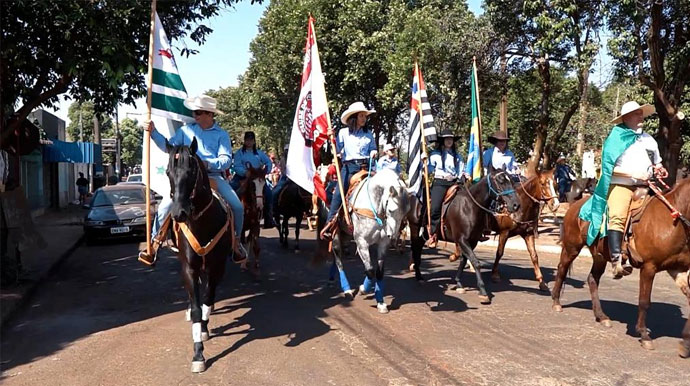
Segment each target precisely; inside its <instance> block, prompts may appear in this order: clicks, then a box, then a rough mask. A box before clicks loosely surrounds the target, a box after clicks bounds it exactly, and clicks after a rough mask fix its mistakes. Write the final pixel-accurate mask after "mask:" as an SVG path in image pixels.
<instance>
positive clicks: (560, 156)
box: [556, 153, 565, 162]
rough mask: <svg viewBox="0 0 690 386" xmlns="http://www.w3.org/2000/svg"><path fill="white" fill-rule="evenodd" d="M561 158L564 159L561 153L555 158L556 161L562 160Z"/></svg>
mask: <svg viewBox="0 0 690 386" xmlns="http://www.w3.org/2000/svg"><path fill="white" fill-rule="evenodd" d="M562 159H565V155H563V153H561V154H559V155H558V159H556V162H558V161H560V160H562Z"/></svg>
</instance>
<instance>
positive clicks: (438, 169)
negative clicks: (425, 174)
mask: <svg viewBox="0 0 690 386" xmlns="http://www.w3.org/2000/svg"><path fill="white" fill-rule="evenodd" d="M441 157H443V158H445V161H446V162H445V165H444V163H443V158H441ZM463 169H465V163H464V162H463V161H462V157H461V156H460V154H457V153H456V154H455V157H453V153H451V152H449V151H446V150H443V152H441V151H439V150H434V151H432V152H431V156H430V157H429V173H433V174H434V178H441V179H450V178H460V175H461V174H462V171H463Z"/></svg>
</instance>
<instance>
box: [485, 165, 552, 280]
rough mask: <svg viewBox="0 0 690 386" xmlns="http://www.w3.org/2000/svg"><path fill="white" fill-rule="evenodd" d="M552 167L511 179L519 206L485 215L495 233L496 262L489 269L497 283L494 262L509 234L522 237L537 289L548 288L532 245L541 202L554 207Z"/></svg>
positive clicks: (503, 247)
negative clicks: (505, 212)
mask: <svg viewBox="0 0 690 386" xmlns="http://www.w3.org/2000/svg"><path fill="white" fill-rule="evenodd" d="M553 173H554V170H553V169H552V170H548V171H542V172H537V173H536V174H535V175H534V176H532V177H530V178H529V179H527V181H524V182H523V181H520V182H514V183H513V186H514V187H515V192H516V193H517V196H518V198H519V199H520V209H519V210H518V211H517V212H515V213H514V214H513V215H511V216H501V217H494V216H489V225H490V226H491V229H492V230H493V231H495V232H496V233H498V248H497V249H496V261H495V262H494V267H493V269H492V270H491V279H492V280H493V281H494V282H495V283H497V282H499V281H501V275H500V274H499V273H498V262H499V261H500V260H501V257H503V251H504V250H505V246H506V242H507V241H508V239H509V238H511V237H513V236H520V237H522V239H523V240H525V245H527V251H529V257H530V259H532V266H533V267H534V276H535V277H536V279H537V281H538V282H539V289H540V290H542V291H548V290H549V287H548V286H547V285H546V283H545V282H544V276H543V275H542V274H541V268H539V256H538V255H537V250H536V248H535V246H534V239H535V236H536V234H537V231H538V226H539V214H540V213H541V208H542V204H543V203H547V204H548V205H549V209H551V210H552V211H553V212H555V211H556V209H558V205H559V202H558V195H557V194H556V191H555V190H554V185H555V183H554V177H553Z"/></svg>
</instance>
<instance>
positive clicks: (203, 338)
mask: <svg viewBox="0 0 690 386" xmlns="http://www.w3.org/2000/svg"><path fill="white" fill-rule="evenodd" d="M209 339H210V335H209V334H208V331H202V332H201V341H202V342H206V341H207V340H209Z"/></svg>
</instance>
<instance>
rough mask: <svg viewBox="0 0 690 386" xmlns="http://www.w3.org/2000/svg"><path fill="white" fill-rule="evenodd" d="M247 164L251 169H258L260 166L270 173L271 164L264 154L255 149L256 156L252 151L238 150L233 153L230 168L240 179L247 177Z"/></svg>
mask: <svg viewBox="0 0 690 386" xmlns="http://www.w3.org/2000/svg"><path fill="white" fill-rule="evenodd" d="M247 163H249V164H250V165H252V167H253V168H255V169H258V168H260V167H262V166H264V165H265V166H266V172H267V173H270V171H271V168H273V163H272V162H271V159H270V158H268V156H267V155H266V153H264V152H263V151H261V150H259V149H256V154H254V150H252V149H247V150H244V149H239V150H237V151H236V152H235V156H234V157H233V164H232V168H233V169H234V170H235V174H237V175H238V176H240V177H245V176H246V175H247V166H246V165H247Z"/></svg>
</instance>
